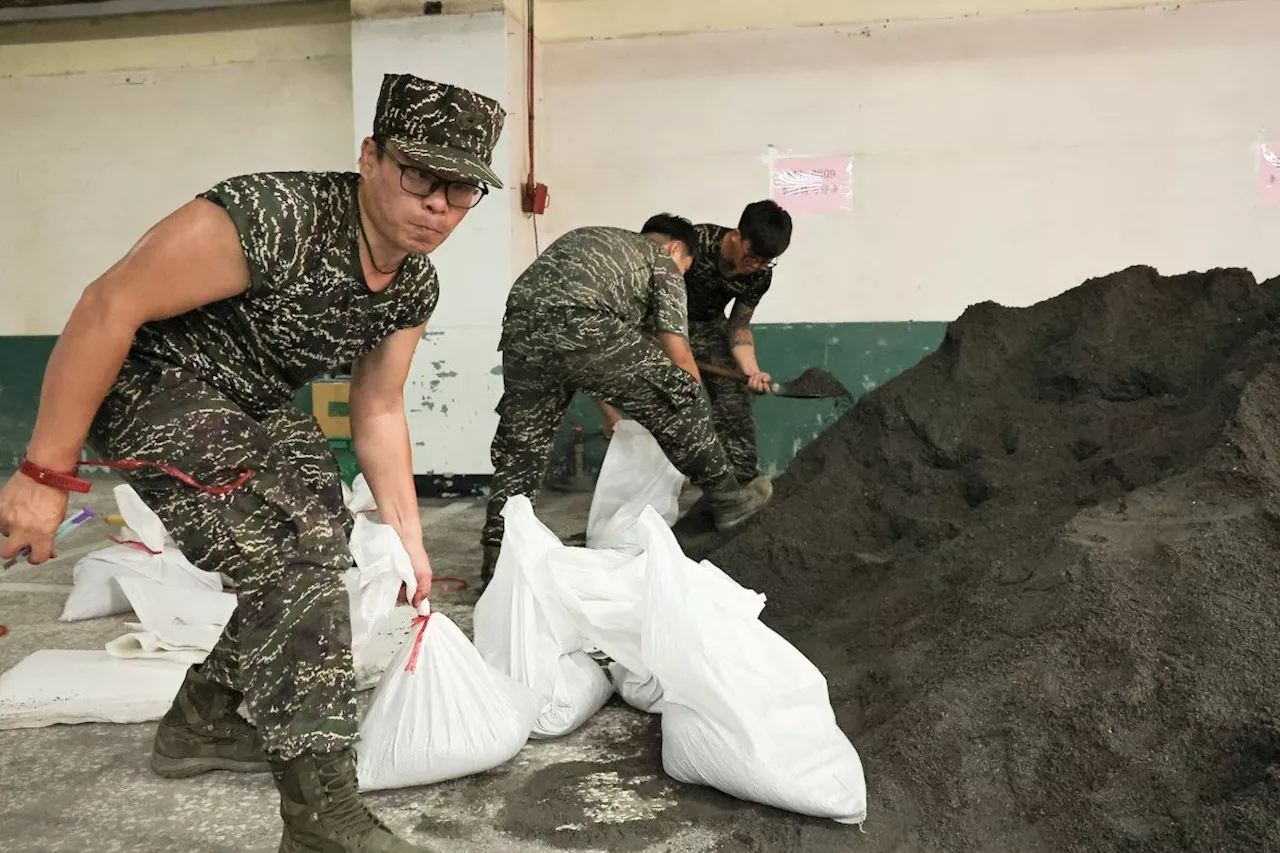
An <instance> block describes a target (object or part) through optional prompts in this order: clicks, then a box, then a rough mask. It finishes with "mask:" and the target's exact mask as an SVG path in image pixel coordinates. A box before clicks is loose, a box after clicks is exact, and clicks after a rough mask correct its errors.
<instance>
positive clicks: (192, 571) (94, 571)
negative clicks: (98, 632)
mask: <svg viewBox="0 0 1280 853" xmlns="http://www.w3.org/2000/svg"><path fill="white" fill-rule="evenodd" d="M114 493H115V497H116V506H117V507H118V508H119V510H120V514H121V515H122V516H124V520H125V528H124V530H123V531H122V533H121V536H120V538H121V539H122V540H123V541H126V542H134V543H136V544H132V545H110V546H108V547H106V548H102V549H99V550H97V551H94V552H93V553H91V554H88V555H86V556H85V557H84V558H82V559H81V560H80V561H79V562H78V563H76V565H75V568H74V569H73V570H72V588H71V593H70V594H69V595H68V596H67V601H66V604H65V605H63V608H62V617H61V618H62V621H64V622H76V621H79V620H82V619H97V618H100V617H103V616H115V615H118V614H121V613H127V612H129V609H130V605H129V600H128V598H127V597H126V596H125V594H124V591H123V590H122V589H121V588H120V586H119V585H118V584H117V583H116V580H115V579H116V578H117V577H140V578H146V579H148V580H151V581H154V582H156V583H158V584H161V585H164V586H169V587H177V588H181V589H188V590H209V591H213V592H216V591H219V590H221V589H222V576H221V575H219V574H218V573H217V572H205V571H201V570H200V569H198V568H196V567H195V566H194V565H192V564H191V561H190V560H188V559H187V558H186V557H185V556H183V554H182V552H181V551H180V550H178V548H177V547H176V546H175V545H174V544H173V540H172V539H171V538H170V537H169V534H168V533H167V532H166V531H165V529H164V525H163V524H162V523H161V521H160V518H159V517H158V516H157V515H156V514H155V513H154V512H152V511H151V509H150V508H149V507H147V505H146V504H144V503H143V502H142V499H141V498H140V497H138V494H137V492H135V491H134V490H133V489H132V488H131V487H130V486H129V485H127V484H121V485H119V486H116V487H115V489H114Z"/></svg>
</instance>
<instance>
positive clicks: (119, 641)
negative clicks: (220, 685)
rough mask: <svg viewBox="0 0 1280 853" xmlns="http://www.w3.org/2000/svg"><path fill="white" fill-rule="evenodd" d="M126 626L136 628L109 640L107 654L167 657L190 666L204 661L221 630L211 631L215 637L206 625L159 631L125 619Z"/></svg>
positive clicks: (126, 657) (114, 655)
mask: <svg viewBox="0 0 1280 853" xmlns="http://www.w3.org/2000/svg"><path fill="white" fill-rule="evenodd" d="M125 627H127V628H133V629H134V630H133V631H131V632H130V633H128V634H122V635H121V636H119V637H116V638H115V639H114V640H109V641H107V645H106V649H107V654H109V655H111V657H113V658H117V659H123V660H165V661H170V662H172V663H180V664H183V665H187V666H189V665H191V664H196V663H204V659H205V658H207V657H208V656H209V650H210V648H211V647H212V644H213V643H215V642H217V640H218V634H219V632H218V631H217V630H216V629H215V630H214V631H213V632H212V638H213V639H212V640H210V639H209V637H210V634H209V632H208V630H207V629H199V628H190V627H182V628H179V629H177V630H176V631H172V630H171V631H167V632H165V634H164V635H160V634H157V633H155V632H154V631H148V630H146V629H145V628H143V627H142V625H140V624H137V623H133V622H126V623H125Z"/></svg>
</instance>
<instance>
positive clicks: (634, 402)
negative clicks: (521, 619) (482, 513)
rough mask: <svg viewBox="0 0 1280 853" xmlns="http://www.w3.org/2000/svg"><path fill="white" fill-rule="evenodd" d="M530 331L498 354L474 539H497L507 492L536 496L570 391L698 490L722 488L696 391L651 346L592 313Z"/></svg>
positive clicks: (725, 479)
mask: <svg viewBox="0 0 1280 853" xmlns="http://www.w3.org/2000/svg"><path fill="white" fill-rule="evenodd" d="M553 324H554V325H553ZM546 326H552V328H546ZM534 334H536V335H537V336H538V338H539V341H538V343H536V344H521V345H520V346H519V347H518V348H517V349H516V351H514V352H513V351H511V348H509V349H508V351H507V352H504V353H503V358H502V383H503V391H502V398H501V399H500V400H499V401H498V431H497V433H496V434H495V435H494V437H493V444H492V445H491V447H490V450H489V456H490V459H491V461H492V462H493V467H494V473H493V482H492V485H491V488H490V494H489V506H488V513H487V517H486V519H485V525H484V532H483V533H482V534H481V542H482V544H484V545H500V544H501V543H502V531H503V522H502V515H501V513H502V508H503V506H505V505H506V502H507V499H508V498H510V497H512V496H514V495H524V496H526V497H527V498H529V500H530V501H532V502H535V503H536V501H537V494H538V489H539V487H540V486H541V484H542V480H543V477H544V476H546V473H547V467H548V465H549V463H550V459H551V449H552V445H553V443H554V441H555V435H556V429H557V427H558V426H559V424H560V421H561V419H562V418H563V417H564V413H565V410H566V409H568V407H569V402H570V400H572V399H573V395H574V394H575V393H577V392H582V393H583V394H587V395H589V396H591V397H594V398H596V399H598V400H604V401H605V402H607V403H609V404H610V405H612V406H614V407H615V408H617V409H618V410H619V411H621V412H624V413H625V414H627V415H628V416H629V417H631V418H633V419H634V420H635V421H636V422H637V423H639V424H640V425H641V426H643V427H644V428H645V429H647V430H648V431H649V432H650V433H652V434H653V437H654V438H655V439H657V441H658V444H659V445H660V446H661V447H662V450H663V452H664V453H666V455H667V458H668V459H670V460H671V464H673V465H674V466H675V467H676V468H678V469H679V470H680V471H681V472H682V473H683V474H685V475H686V476H687V477H689V478H690V479H691V480H692V481H693V483H694V485H696V486H698V487H699V488H701V489H703V490H708V489H713V488H715V489H723V488H726V487H727V486H730V487H731V486H732V477H731V475H730V469H729V459H728V457H727V456H725V452H724V448H722V447H721V446H720V443H719V441H717V439H716V434H715V429H714V428H713V427H712V425H711V409H710V403H709V402H708V400H707V397H706V394H705V393H704V392H703V390H702V388H701V386H700V385H698V383H697V381H696V380H695V379H694V378H693V377H692V376H690V375H689V374H688V373H686V372H685V371H683V370H681V369H680V368H678V367H676V366H675V365H674V364H673V363H672V362H671V360H670V359H669V358H667V356H666V354H665V353H663V352H662V350H661V349H659V348H658V346H657V344H656V343H654V342H653V341H652V340H650V339H649V338H647V337H645V336H644V335H642V334H641V333H640V332H639V331H637V330H635V329H633V328H629V327H627V326H625V325H623V324H622V323H620V322H618V321H616V320H613V319H612V318H609V317H607V316H604V315H600V314H596V313H593V312H576V311H571V312H566V313H565V314H562V315H561V316H560V318H559V319H556V320H549V321H546V323H544V324H543V326H542V328H540V329H539V330H537V331H536V332H535V333H534Z"/></svg>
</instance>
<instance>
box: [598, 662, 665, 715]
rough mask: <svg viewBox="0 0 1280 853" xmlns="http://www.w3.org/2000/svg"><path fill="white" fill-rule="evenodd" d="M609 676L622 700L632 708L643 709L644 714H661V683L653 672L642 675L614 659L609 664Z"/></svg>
mask: <svg viewBox="0 0 1280 853" xmlns="http://www.w3.org/2000/svg"><path fill="white" fill-rule="evenodd" d="M609 678H610V679H611V680H612V681H613V686H614V687H615V688H616V689H617V691H618V695H619V696H621V697H622V701H623V702H626V703H627V704H628V705H630V706H631V707H632V708H635V709H636V710H638V711H644V712H645V713H646V714H661V713H662V712H663V710H665V708H666V703H665V702H663V701H662V684H661V683H660V682H659V681H658V677H657V676H656V675H654V674H653V673H649V674H648V676H647V677H642V676H639V675H636V674H635V673H634V672H632V671H631V670H629V669H627V668H626V667H625V666H623V665H622V664H620V663H618V662H617V661H614V662H613V663H610V664H609Z"/></svg>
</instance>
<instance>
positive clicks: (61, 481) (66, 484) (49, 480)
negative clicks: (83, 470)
mask: <svg viewBox="0 0 1280 853" xmlns="http://www.w3.org/2000/svg"><path fill="white" fill-rule="evenodd" d="M18 470H19V471H21V472H22V473H23V474H26V475H27V476H28V477H30V478H31V479H33V480H35V481H36V482H37V483H39V484H40V485H42V486H50V487H52V488H55V489H62V490H63V491H64V492H79V493H80V494H87V493H88V491H89V483H88V482H87V481H85V480H81V479H80V478H79V477H77V476H76V474H77V473H79V470H78V469H77V470H74V471H50V470H49V469H48V468H41V467H40V466H39V465H37V464H35V463H34V462H32V461H30V460H29V459H27V457H25V456H24V457H22V464H21V465H19V466H18Z"/></svg>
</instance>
